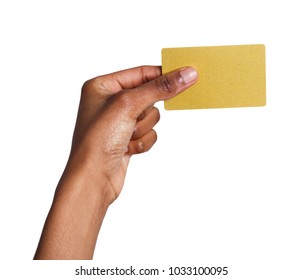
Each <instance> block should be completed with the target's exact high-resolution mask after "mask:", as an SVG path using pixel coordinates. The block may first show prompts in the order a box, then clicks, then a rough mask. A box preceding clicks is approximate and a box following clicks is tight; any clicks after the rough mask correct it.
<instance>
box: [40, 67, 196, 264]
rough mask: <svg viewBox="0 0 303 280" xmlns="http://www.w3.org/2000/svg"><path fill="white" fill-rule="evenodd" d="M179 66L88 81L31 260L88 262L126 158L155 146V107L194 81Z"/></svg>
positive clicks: (118, 187) (188, 70) (118, 189)
mask: <svg viewBox="0 0 303 280" xmlns="http://www.w3.org/2000/svg"><path fill="white" fill-rule="evenodd" d="M197 78H198V76H197V73H196V71H194V70H193V69H192V68H183V69H179V70H176V71H174V72H171V73H168V74H166V75H163V76H162V75H161V68H160V67H155V66H142V67H137V68H132V69H128V70H123V71H120V72H116V73H112V74H109V75H104V76H100V77H96V78H94V79H92V80H89V81H87V82H86V83H85V84H84V86H83V88H82V94H81V100H80V105H79V112H78V117H77V122H76V127H75V131H74V136H73V143H72V149H71V153H70V157H69V160H68V162H67V165H66V168H65V170H64V172H63V175H62V177H61V179H60V181H59V184H58V187H57V190H56V193H55V196H54V200H53V204H52V207H51V209H50V212H49V215H48V217H47V219H46V222H45V226H44V229H43V232H42V235H41V239H40V242H39V245H38V248H37V251H36V254H35V257H34V258H35V259H92V257H93V253H94V249H95V244H96V241H97V237H98V233H99V230H100V227H101V224H102V221H103V218H104V216H105V214H106V211H107V208H108V207H109V205H110V204H111V203H112V202H113V201H114V200H115V199H116V198H117V197H118V196H119V194H120V192H121V190H122V187H123V183H124V179H125V175H126V170H127V167H128V163H129V160H130V157H131V156H132V155H134V154H139V153H142V152H146V151H148V150H149V149H150V148H151V147H152V146H153V144H154V143H155V142H156V139H157V134H156V132H155V131H154V130H153V127H154V125H155V124H156V123H157V122H158V121H159V118H160V115H159V111H158V109H157V108H155V107H154V103H155V102H157V101H159V100H166V99H169V98H172V97H173V96H175V95H177V94H178V93H180V92H182V91H183V90H185V89H186V88H188V87H189V86H191V85H192V84H194V83H195V82H196V80H197Z"/></svg>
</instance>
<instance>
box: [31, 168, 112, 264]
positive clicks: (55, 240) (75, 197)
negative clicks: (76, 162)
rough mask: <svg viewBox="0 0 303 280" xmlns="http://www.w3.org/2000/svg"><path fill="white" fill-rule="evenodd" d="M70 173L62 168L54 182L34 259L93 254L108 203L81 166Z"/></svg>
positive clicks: (76, 257) (91, 255) (98, 186)
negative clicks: (48, 210) (57, 182)
mask: <svg viewBox="0 0 303 280" xmlns="http://www.w3.org/2000/svg"><path fill="white" fill-rule="evenodd" d="M71 174H72V173H71V172H65V174H63V176H62V178H61V180H60V182H59V184H58V187H57V190H56V194H55V197H54V201H53V204H52V207H51V209H50V212H49V215H48V217H47V220H46V222H45V225H44V229H43V232H42V235H41V239H40V242H39V245H38V248H37V251H36V254H35V257H34V258H35V259H92V257H93V253H94V249H95V244H96V240H97V237H98V233H99V230H100V227H101V224H102V221H103V218H104V216H105V213H106V210H107V208H108V206H109V203H108V201H107V199H106V195H105V193H103V190H104V189H105V188H103V187H102V186H100V183H99V184H98V185H97V184H95V182H93V181H92V179H91V178H90V177H89V176H87V174H85V171H84V170H82V171H79V172H76V174H75V172H74V173H73V174H72V175H71ZM104 182H105V181H104ZM101 184H102V182H101Z"/></svg>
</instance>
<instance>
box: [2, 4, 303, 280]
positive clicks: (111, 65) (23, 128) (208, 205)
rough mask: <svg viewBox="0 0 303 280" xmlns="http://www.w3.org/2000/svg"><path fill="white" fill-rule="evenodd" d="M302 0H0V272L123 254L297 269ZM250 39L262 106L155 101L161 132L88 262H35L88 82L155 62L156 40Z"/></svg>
mask: <svg viewBox="0 0 303 280" xmlns="http://www.w3.org/2000/svg"><path fill="white" fill-rule="evenodd" d="M300 2H301V1H294V0H288V1H264V0H262V1H259V0H254V1H236V0H229V1H223V0H222V1H215V0H212V1H194V0H187V1H178V0H174V1H163V0H162V1H131V0H129V1H123V0H120V1H118V0H111V1H90V0H87V1H75V0H74V1H33V0H28V1H21V0H19V1H3V0H1V2H0V36H1V37H0V40H1V41H0V42H1V43H0V94H1V99H0V100H1V102H0V131H1V138H0V143H1V145H0V168H1V169H0V172H1V175H0V185H1V189H0V207H1V211H0V215H1V216H0V218H1V219H0V221H1V239H0V254H1V270H0V278H2V279H17V278H18V277H19V278H20V277H21V276H22V275H23V276H26V277H27V276H29V277H31V278H30V279H54V277H57V279H80V278H79V277H78V278H77V277H76V276H74V269H75V268H77V267H78V266H80V265H84V266H85V267H88V268H89V267H92V266H99V267H109V268H111V267H116V266H120V267H128V266H130V265H133V266H135V267H137V268H141V267H153V268H159V269H166V271H167V270H168V267H170V266H228V267H229V271H230V273H229V275H228V276H225V277H222V278H221V277H213V278H212V277H209V278H210V279H233V280H237V279H292V280H295V279H302V277H303V272H302V265H303V255H302V252H303V241H302V240H303V238H302V236H303V227H302V220H303V203H302V187H303V176H302V174H303V173H302V167H303V136H302V120H303V110H302V101H303V98H302V95H303V83H302V65H303V51H302V50H303V40H302V26H303V17H302V9H301V7H302V6H301V5H300ZM255 43H263V44H265V45H266V52H267V61H266V63H267V106H266V107H260V108H241V109H210V110H196V111H164V109H163V104H162V103H160V104H158V107H159V108H160V111H161V116H162V119H161V122H160V123H159V124H158V125H157V127H156V129H157V132H158V137H159V138H158V142H157V143H156V145H155V146H154V147H153V149H152V150H151V151H150V152H149V153H147V154H144V155H140V156H136V157H134V158H133V159H132V162H131V164H130V168H129V171H128V175H127V179H126V183H125V186H124V189H123V192H122V194H121V196H120V197H119V199H118V200H117V201H116V202H115V203H114V204H113V205H112V206H111V207H110V209H109V211H108V213H107V216H106V218H105V220H104V224H103V226H102V229H101V233H100V236H99V240H98V244H97V246H96V251H95V258H94V259H95V260H94V261H93V262H73V261H71V262H33V261H31V259H32V257H33V254H34V251H35V248H36V245H37V242H38V239H39V236H40V233H41V229H42V226H43V223H44V220H45V217H46V215H47V212H48V210H49V206H50V203H51V201H52V196H53V193H54V190H55V187H56V184H57V181H58V179H59V177H60V175H61V172H62V170H63V168H64V166H65V163H66V160H67V157H68V153H69V148H70V143H71V137H72V132H73V127H74V122H75V117H76V113H77V106H78V101H79V96H80V89H81V85H82V83H83V82H84V81H85V80H87V79H89V78H91V77H94V76H96V75H101V74H105V73H109V72H112V71H116V70H120V69H124V68H129V67H133V66H137V65H142V64H151V65H160V64H161V48H163V47H181V46H212V45H235V44H255ZM3 275H4V276H5V277H2V276H3ZM114 278H115V277H109V279H114ZM157 278H159V277H153V278H152V277H151V278H150V279H157ZM160 278H161V279H167V278H169V276H167V274H166V275H165V274H163V275H162V276H161V277H160ZM170 278H173V277H171V276H170ZM195 278H197V279H198V278H200V277H197V276H196V277H193V278H192V279H195ZM81 279H82V278H81ZM117 279H122V277H117ZM129 279H130V278H129ZM136 279H145V278H143V277H142V278H140V277H137V278H136ZM178 279H191V277H189V276H188V277H179V278H178ZM206 279H208V278H207V277H206Z"/></svg>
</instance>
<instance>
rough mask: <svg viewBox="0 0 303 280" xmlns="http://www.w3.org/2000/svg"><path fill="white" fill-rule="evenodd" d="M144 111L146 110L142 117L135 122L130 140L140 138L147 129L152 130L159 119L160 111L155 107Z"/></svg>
mask: <svg viewBox="0 0 303 280" xmlns="http://www.w3.org/2000/svg"><path fill="white" fill-rule="evenodd" d="M144 112H146V113H145V116H144V118H142V119H140V120H138V121H137V123H136V126H135V128H134V132H133V135H132V138H131V140H134V139H139V138H141V137H142V136H143V135H145V134H146V133H147V132H148V131H150V130H152V128H153V127H154V126H155V125H156V124H157V123H158V121H159V120H160V113H159V110H158V109H157V108H156V107H152V108H150V109H148V110H147V111H144ZM142 114H143V113H142ZM142 114H141V115H140V116H142Z"/></svg>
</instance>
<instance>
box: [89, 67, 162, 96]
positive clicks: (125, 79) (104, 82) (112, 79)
mask: <svg viewBox="0 0 303 280" xmlns="http://www.w3.org/2000/svg"><path fill="white" fill-rule="evenodd" d="M159 76H161V66H138V67H134V68H130V69H126V70H121V71H118V72H114V73H111V74H107V75H102V76H98V77H96V78H94V79H93V80H94V83H95V86H97V88H102V89H103V90H105V91H106V92H107V93H109V94H115V93H118V92H119V91H121V90H124V89H132V88H135V87H138V86H140V85H142V84H144V83H147V82H150V81H152V80H154V79H156V78H157V77H159Z"/></svg>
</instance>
